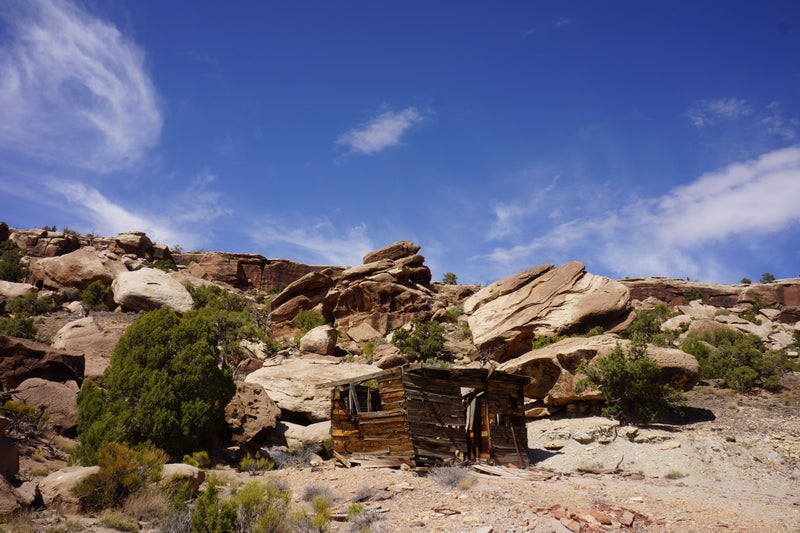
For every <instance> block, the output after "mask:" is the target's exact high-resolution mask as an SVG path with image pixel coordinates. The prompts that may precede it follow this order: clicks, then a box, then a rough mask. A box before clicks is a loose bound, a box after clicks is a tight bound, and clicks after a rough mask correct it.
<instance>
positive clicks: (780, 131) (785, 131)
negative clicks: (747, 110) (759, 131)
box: [761, 102, 800, 141]
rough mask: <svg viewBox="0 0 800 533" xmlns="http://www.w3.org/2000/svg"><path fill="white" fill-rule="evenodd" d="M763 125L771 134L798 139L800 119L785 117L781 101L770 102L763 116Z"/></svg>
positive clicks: (787, 138)
mask: <svg viewBox="0 0 800 533" xmlns="http://www.w3.org/2000/svg"><path fill="white" fill-rule="evenodd" d="M761 125H762V126H763V127H764V128H765V129H766V131H767V133H769V134H770V135H776V136H778V137H780V138H782V139H783V140H786V141H794V140H795V139H797V128H798V127H800V121H798V120H797V119H787V118H786V117H784V115H783V110H782V109H781V104H780V102H770V103H769V105H768V106H767V112H766V114H765V115H764V116H763V117H762V118H761Z"/></svg>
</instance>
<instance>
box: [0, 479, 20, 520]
mask: <svg viewBox="0 0 800 533" xmlns="http://www.w3.org/2000/svg"><path fill="white" fill-rule="evenodd" d="M23 504H24V503H23V501H22V499H21V498H20V496H19V494H17V491H16V490H14V487H13V486H11V483H9V482H8V480H7V479H6V478H4V477H2V476H0V522H3V521H5V519H6V518H10V517H12V516H13V515H14V514H16V513H18V512H19V511H21V510H22V509H23Z"/></svg>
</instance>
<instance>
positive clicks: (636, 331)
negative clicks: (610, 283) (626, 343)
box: [621, 304, 679, 346]
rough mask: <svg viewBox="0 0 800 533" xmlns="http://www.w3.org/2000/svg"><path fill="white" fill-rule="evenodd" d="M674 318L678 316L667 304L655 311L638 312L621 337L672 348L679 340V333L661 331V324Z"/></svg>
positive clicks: (642, 310)
mask: <svg viewBox="0 0 800 533" xmlns="http://www.w3.org/2000/svg"><path fill="white" fill-rule="evenodd" d="M674 316H677V314H676V313H675V312H674V311H672V310H670V308H669V307H668V306H667V305H666V304H658V305H657V306H655V307H654V308H653V309H640V310H638V311H636V316H635V317H634V319H633V322H631V324H630V326H628V327H627V328H626V329H625V331H623V332H622V335H621V336H622V337H623V338H626V339H631V340H634V341H638V342H640V343H642V342H643V343H650V344H655V345H657V346H671V345H672V344H673V342H674V341H675V339H677V338H678V334H679V332H678V331H676V330H670V331H661V324H663V323H664V322H665V321H666V320H667V319H669V318H672V317H674Z"/></svg>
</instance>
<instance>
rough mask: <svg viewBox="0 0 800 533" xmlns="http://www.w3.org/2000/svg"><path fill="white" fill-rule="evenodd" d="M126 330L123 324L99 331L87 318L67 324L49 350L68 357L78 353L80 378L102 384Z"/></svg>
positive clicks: (93, 322)
mask: <svg viewBox="0 0 800 533" xmlns="http://www.w3.org/2000/svg"><path fill="white" fill-rule="evenodd" d="M127 327H128V324H127V323H119V324H115V325H113V326H107V327H103V326H101V325H100V323H99V322H98V320H97V318H96V317H94V316H87V317H85V318H81V319H79V320H73V321H72V322H67V323H66V324H65V325H64V326H63V327H62V328H61V329H60V330H58V332H57V333H56V335H55V336H54V337H53V341H52V346H53V348H57V349H59V350H65V351H67V352H70V353H82V354H83V355H84V358H85V360H86V364H85V369H84V377H85V378H86V379H91V380H92V381H94V382H96V383H100V384H102V383H103V372H104V371H105V369H106V368H107V367H108V364H109V362H110V361H111V354H112V353H114V347H116V345H117V342H118V341H119V339H120V338H121V337H122V335H123V334H124V333H125V330H126V329H127Z"/></svg>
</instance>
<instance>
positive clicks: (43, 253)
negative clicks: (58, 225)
mask: <svg viewBox="0 0 800 533" xmlns="http://www.w3.org/2000/svg"><path fill="white" fill-rule="evenodd" d="M9 238H10V239H11V240H12V241H14V243H15V244H16V245H17V246H19V247H20V248H24V249H25V253H26V254H27V255H28V256H29V257H55V256H58V255H64V254H67V253H70V252H74V251H75V250H77V249H78V248H79V247H80V239H79V238H78V236H77V235H75V234H72V233H62V232H60V231H46V230H41V229H29V230H19V229H15V230H13V232H11V233H10V235H9Z"/></svg>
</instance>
